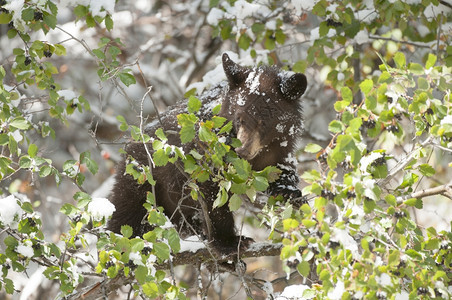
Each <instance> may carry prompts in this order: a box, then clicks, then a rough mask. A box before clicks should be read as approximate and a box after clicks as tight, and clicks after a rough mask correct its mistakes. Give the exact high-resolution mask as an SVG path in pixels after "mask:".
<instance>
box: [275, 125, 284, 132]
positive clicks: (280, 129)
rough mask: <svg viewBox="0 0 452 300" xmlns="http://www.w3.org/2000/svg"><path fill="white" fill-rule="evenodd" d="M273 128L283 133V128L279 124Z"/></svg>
mask: <svg viewBox="0 0 452 300" xmlns="http://www.w3.org/2000/svg"><path fill="white" fill-rule="evenodd" d="M275 128H276V131H278V132H279V133H283V132H284V128H285V126H284V125H283V124H281V123H278V124H276V127H275Z"/></svg>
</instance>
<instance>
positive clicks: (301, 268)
mask: <svg viewBox="0 0 452 300" xmlns="http://www.w3.org/2000/svg"><path fill="white" fill-rule="evenodd" d="M310 270H311V266H310V264H309V262H307V261H302V262H300V263H299V264H298V266H297V271H298V273H300V275H301V276H304V277H307V276H308V275H309V271H310Z"/></svg>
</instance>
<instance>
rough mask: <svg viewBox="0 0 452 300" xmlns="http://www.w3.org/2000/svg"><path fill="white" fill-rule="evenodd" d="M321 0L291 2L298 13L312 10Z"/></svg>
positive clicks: (294, 0) (296, 0) (293, 0)
mask: <svg viewBox="0 0 452 300" xmlns="http://www.w3.org/2000/svg"><path fill="white" fill-rule="evenodd" d="M317 2H319V0H292V1H291V3H292V5H293V6H294V7H295V11H296V12H297V15H299V14H301V12H302V11H311V10H312V8H314V5H316V4H317Z"/></svg>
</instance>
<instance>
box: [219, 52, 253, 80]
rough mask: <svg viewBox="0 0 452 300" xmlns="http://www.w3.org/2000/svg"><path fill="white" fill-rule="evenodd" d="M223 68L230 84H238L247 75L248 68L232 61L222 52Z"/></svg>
mask: <svg viewBox="0 0 452 300" xmlns="http://www.w3.org/2000/svg"><path fill="white" fill-rule="evenodd" d="M223 70H224V73H225V74H226V77H227V78H228V81H229V83H230V84H232V85H239V84H240V83H242V82H244V81H245V80H246V78H247V77H248V74H249V72H250V70H249V69H248V68H245V67H242V66H240V65H238V64H236V63H235V62H233V61H232V60H231V59H230V58H229V55H227V54H226V53H224V54H223Z"/></svg>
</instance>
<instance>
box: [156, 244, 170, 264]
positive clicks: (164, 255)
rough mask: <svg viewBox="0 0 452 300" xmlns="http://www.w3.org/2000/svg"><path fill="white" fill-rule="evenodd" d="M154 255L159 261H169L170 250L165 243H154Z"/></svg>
mask: <svg viewBox="0 0 452 300" xmlns="http://www.w3.org/2000/svg"><path fill="white" fill-rule="evenodd" d="M154 253H155V255H156V256H157V257H158V258H159V259H161V260H166V259H169V256H170V249H169V247H168V245H167V244H165V243H160V242H159V243H154Z"/></svg>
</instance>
